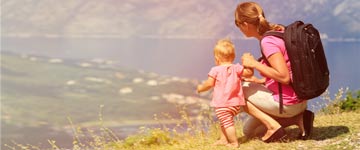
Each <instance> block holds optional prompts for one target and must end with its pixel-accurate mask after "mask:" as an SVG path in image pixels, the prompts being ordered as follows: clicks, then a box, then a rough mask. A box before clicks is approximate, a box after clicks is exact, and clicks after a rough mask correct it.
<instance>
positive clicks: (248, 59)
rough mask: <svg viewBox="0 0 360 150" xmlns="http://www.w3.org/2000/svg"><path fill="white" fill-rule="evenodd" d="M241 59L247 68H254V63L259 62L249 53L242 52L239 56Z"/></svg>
mask: <svg viewBox="0 0 360 150" xmlns="http://www.w3.org/2000/svg"><path fill="white" fill-rule="evenodd" d="M241 61H242V65H243V66H244V67H248V68H255V65H256V64H257V63H259V62H258V61H257V60H256V59H255V58H254V56H253V55H251V54H250V53H244V54H243V55H242V57H241Z"/></svg>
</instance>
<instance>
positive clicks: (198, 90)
mask: <svg viewBox="0 0 360 150" xmlns="http://www.w3.org/2000/svg"><path fill="white" fill-rule="evenodd" d="M200 90H201V85H198V86H197V87H196V93H198V94H199V93H201V91H200Z"/></svg>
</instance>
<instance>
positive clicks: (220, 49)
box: [214, 39, 235, 62]
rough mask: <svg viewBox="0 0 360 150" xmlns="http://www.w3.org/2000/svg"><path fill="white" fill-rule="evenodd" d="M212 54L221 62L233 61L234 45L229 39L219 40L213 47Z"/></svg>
mask: <svg viewBox="0 0 360 150" xmlns="http://www.w3.org/2000/svg"><path fill="white" fill-rule="evenodd" d="M214 56H215V57H216V58H217V59H219V60H220V61H223V62H224V61H227V62H233V61H234V59H235V46H234V44H233V43H232V42H231V40H230V39H221V40H219V41H218V42H217V43H216V45H215V47H214Z"/></svg>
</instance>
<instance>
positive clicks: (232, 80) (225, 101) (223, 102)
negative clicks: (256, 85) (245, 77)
mask: <svg viewBox="0 0 360 150" xmlns="http://www.w3.org/2000/svg"><path fill="white" fill-rule="evenodd" d="M243 69H244V67H243V66H241V65H240V64H238V63H237V64H233V65H231V66H215V67H212V68H211V70H210V72H209V74H208V75H209V76H210V77H212V78H214V79H215V86H214V92H213V98H212V101H211V103H210V106H211V107H230V106H239V105H245V99H244V94H243V90H242V87H241V74H242V71H243Z"/></svg>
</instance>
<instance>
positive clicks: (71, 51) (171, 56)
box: [1, 38, 360, 93]
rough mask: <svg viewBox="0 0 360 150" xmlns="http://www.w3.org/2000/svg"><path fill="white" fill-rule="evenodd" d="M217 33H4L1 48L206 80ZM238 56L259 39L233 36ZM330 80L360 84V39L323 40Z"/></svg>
mask: <svg viewBox="0 0 360 150" xmlns="http://www.w3.org/2000/svg"><path fill="white" fill-rule="evenodd" d="M215 41H216V40H215V39H191V40H189V39H116V38H86V39H84V38H83V39H81V38H70V39H69V38H2V39H1V44H2V45H1V51H12V52H18V53H21V54H28V55H39V56H47V57H54V58H71V59H88V60H90V59H94V58H102V59H108V60H113V61H116V62H117V63H118V64H120V65H121V66H124V67H127V68H134V69H142V70H145V71H150V72H155V73H158V74H163V75H172V76H179V77H186V78H194V79H199V80H203V79H205V78H206V77H207V72H208V70H209V69H210V67H211V66H213V64H214V62H213V55H212V48H213V46H214V43H215ZM234 43H235V45H236V49H237V54H238V55H237V59H236V60H239V57H240V55H241V54H242V53H244V52H251V53H253V54H254V55H255V56H260V54H259V50H258V43H257V41H255V40H234ZM323 45H324V48H325V53H326V56H327V61H328V66H329V69H330V75H331V79H330V80H331V82H330V87H329V90H330V92H331V93H334V92H336V91H337V90H338V89H339V88H341V87H349V88H350V90H359V88H360V79H359V75H360V67H359V65H360V59H359V56H360V49H359V48H360V42H329V41H326V40H323Z"/></svg>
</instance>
